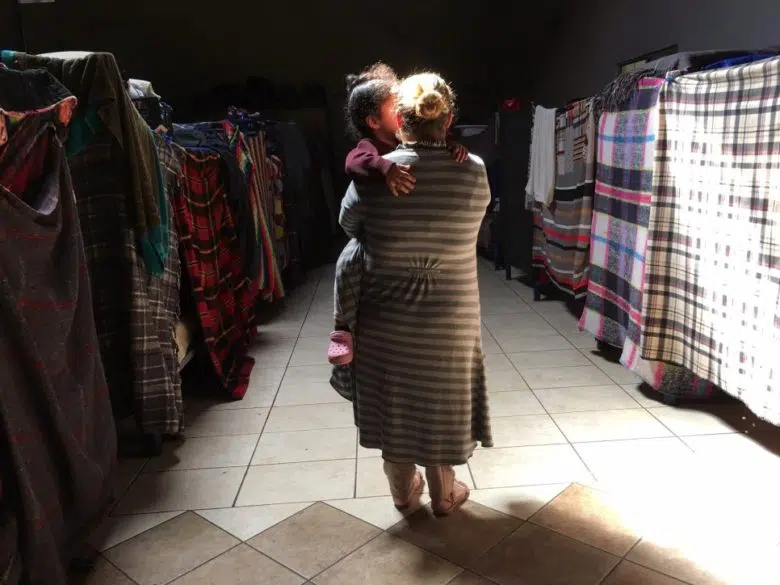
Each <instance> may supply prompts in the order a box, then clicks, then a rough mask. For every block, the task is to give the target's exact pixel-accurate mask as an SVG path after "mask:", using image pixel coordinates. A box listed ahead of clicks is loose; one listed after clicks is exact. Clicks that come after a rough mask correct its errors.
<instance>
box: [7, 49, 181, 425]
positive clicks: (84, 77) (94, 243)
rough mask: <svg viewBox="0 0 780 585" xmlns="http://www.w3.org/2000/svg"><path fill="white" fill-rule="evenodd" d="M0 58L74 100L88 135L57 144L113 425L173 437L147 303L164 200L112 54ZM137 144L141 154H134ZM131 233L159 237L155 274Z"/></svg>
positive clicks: (146, 135)
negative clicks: (71, 192) (45, 73)
mask: <svg viewBox="0 0 780 585" xmlns="http://www.w3.org/2000/svg"><path fill="white" fill-rule="evenodd" d="M3 57H4V59H6V61H7V62H9V64H10V65H11V66H14V67H23V68H28V67H35V68H45V69H48V70H49V72H51V73H52V74H53V75H54V76H55V77H57V78H58V79H59V80H60V81H61V82H62V83H63V85H65V86H66V87H68V89H69V90H70V91H71V92H73V93H74V94H75V95H76V97H77V98H78V99H79V106H78V108H77V110H76V112H75V115H74V121H76V122H78V121H81V123H82V124H83V125H86V126H87V127H88V129H89V132H86V131H83V132H81V133H77V134H76V135H75V136H74V135H73V134H72V133H69V135H68V142H67V144H66V147H67V151H68V155H69V156H68V162H69V166H70V170H71V176H72V178H73V185H74V189H75V193H76V202H77V206H78V211H79V219H80V225H81V231H82V237H83V240H84V247H85V250H86V255H87V263H88V265H89V275H90V282H91V284H92V302H93V305H94V315H95V323H96V326H97V331H98V338H99V340H100V354H101V357H102V360H103V367H104V370H105V372H106V377H107V379H108V387H109V390H110V392H111V404H112V405H113V408H114V413H115V415H116V417H117V418H124V417H126V416H129V415H131V414H132V415H134V416H135V418H136V421H137V422H138V425H139V427H140V428H141V429H142V430H144V431H145V432H147V433H155V434H157V433H163V434H172V435H175V434H177V433H178V432H179V426H180V423H181V414H182V413H181V392H180V389H179V388H178V385H177V382H176V379H175V377H174V376H175V374H173V373H172V372H171V370H170V368H169V367H167V366H166V357H165V353H166V350H165V345H166V343H167V341H168V340H167V335H164V334H162V333H161V332H160V328H159V313H158V310H157V308H156V307H155V306H154V305H153V302H152V299H155V298H161V296H164V295H162V293H161V292H160V290H159V287H160V286H163V285H162V284H161V283H162V281H163V280H165V279H166V278H168V276H166V275H165V267H166V264H165V262H167V261H168V258H169V256H170V254H171V253H172V252H171V239H170V233H169V226H168V223H169V222H170V218H169V217H168V215H167V203H166V204H165V206H164V207H163V208H162V209H163V213H162V214H161V212H160V205H159V204H160V201H167V200H166V198H165V193H164V185H163V183H162V176H161V175H160V174H158V171H159V166H158V161H157V159H156V149H155V147H154V138H153V136H152V133H151V132H150V131H149V128H148V126H147V125H146V123H145V122H144V120H143V119H142V118H141V116H140V114H138V112H137V111H136V109H135V108H134V107H133V106H132V103H130V101H129V98H127V96H126V95H125V92H124V90H123V88H122V87H123V86H122V83H123V82H122V78H121V75H120V73H119V67H118V65H117V63H116V60H115V59H114V57H113V55H110V54H107V53H88V54H81V53H79V54H76V55H75V56H74V57H72V58H70V57H68V58H59V57H36V56H32V55H24V54H20V53H13V54H11V58H9V57H8V54H4V55H3ZM82 130H83V128H82ZM73 140H76V141H78V142H77V144H76V145H75V146H74V145H73V143H72V141H73ZM144 145H149V146H150V147H151V150H150V151H149V152H145V151H144V152H143V154H140V151H141V150H144V149H143V148H142V147H143V146H144ZM160 185H162V188H163V193H162V196H161V197H160V196H158V195H157V194H156V188H157V187H156V186H160ZM140 191H143V193H140ZM161 217H162V218H167V219H168V222H166V225H165V226H164V227H162V226H159V225H157V227H156V229H155V228H154V226H153V225H150V224H149V223H148V222H149V221H152V223H153V222H154V221H155V220H154V219H153V218H157V219H156V221H157V222H158V223H159V221H160V218H161ZM144 218H145V219H144ZM139 222H140V223H139ZM139 230H140V232H143V233H147V234H149V235H150V237H151V233H152V232H153V233H154V234H156V236H155V238H156V237H160V238H162V237H164V238H165V240H164V248H163V247H161V246H162V241H160V242H159V243H158V244H155V245H154V247H155V249H157V250H158V251H159V254H154V257H155V258H156V259H157V260H158V261H159V267H160V268H161V270H162V272H158V276H154V275H152V276H150V258H151V257H150V256H149V255H144V256H141V254H140V252H142V251H143V250H147V251H148V250H149V247H148V246H146V247H144V246H141V247H140V248H139V246H138V238H139V233H140V232H139ZM148 230H151V231H148ZM173 250H175V248H173ZM175 259H176V258H175ZM175 259H174V260H175ZM161 335H163V338H161V337H160V336H161ZM174 370H176V371H178V368H174Z"/></svg>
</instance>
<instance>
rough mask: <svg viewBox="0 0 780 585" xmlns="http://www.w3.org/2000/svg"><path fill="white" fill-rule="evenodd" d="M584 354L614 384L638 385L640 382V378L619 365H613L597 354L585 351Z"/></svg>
mask: <svg viewBox="0 0 780 585" xmlns="http://www.w3.org/2000/svg"><path fill="white" fill-rule="evenodd" d="M585 354H586V355H587V356H588V358H589V359H590V361H592V362H593V364H594V365H596V366H597V367H598V368H599V369H600V370H601V371H602V372H604V373H605V374H607V376H609V377H610V378H612V380H613V381H614V382H615V383H616V384H639V383H641V382H642V380H641V378H640V377H639V376H637V375H636V374H635V373H634V372H632V371H631V370H629V369H627V368H626V367H625V366H623V365H622V364H620V363H615V362H612V361H610V360H608V359H606V358H604V357H603V356H602V355H600V354H599V353H598V352H593V351H586V352H585Z"/></svg>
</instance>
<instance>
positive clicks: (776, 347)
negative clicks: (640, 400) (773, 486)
mask: <svg viewBox="0 0 780 585" xmlns="http://www.w3.org/2000/svg"><path fill="white" fill-rule="evenodd" d="M659 107H660V116H661V123H660V126H659V133H658V141H657V149H656V155H655V174H654V180H653V183H654V187H653V206H652V212H651V215H650V224H649V232H648V256H647V262H646V266H647V267H646V276H645V282H644V291H643V292H644V311H643V331H642V333H643V338H642V350H641V354H642V357H643V358H645V359H650V360H662V361H667V362H671V363H675V364H680V365H683V366H685V367H686V368H689V369H690V370H692V371H693V372H694V373H695V374H697V375H698V376H700V377H702V378H705V379H707V380H710V381H712V382H713V383H715V384H717V385H718V386H720V387H721V388H722V389H723V390H725V391H726V392H727V393H729V394H732V395H734V396H736V397H738V398H740V399H741V400H742V401H744V402H745V403H746V404H747V406H748V407H749V408H750V409H751V410H753V411H754V412H755V413H756V414H757V415H759V416H761V417H762V418H765V419H767V420H769V421H771V422H772V423H774V424H780V388H778V377H779V376H780V369H779V368H778V366H777V362H778V360H777V358H778V355H780V231H779V230H780V194H779V193H778V185H780V126H778V120H779V119H780V58H775V59H771V60H768V61H764V62H759V63H755V64H750V65H743V66H739V67H734V68H729V69H723V70H717V71H712V72H707V73H695V74H691V75H686V76H683V77H679V78H677V79H675V80H673V81H671V82H668V83H666V84H665V85H664V87H663V88H662V90H661V96H660V105H659Z"/></svg>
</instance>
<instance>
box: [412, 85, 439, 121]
mask: <svg viewBox="0 0 780 585" xmlns="http://www.w3.org/2000/svg"><path fill="white" fill-rule="evenodd" d="M446 109H447V104H446V102H445V100H444V96H443V95H442V94H441V93H440V92H438V91H436V90H435V89H434V90H428V91H425V92H423V93H422V94H421V95H420V97H419V98H417V104H416V105H415V108H414V110H415V113H416V114H417V117H418V118H422V119H423V120H436V119H437V118H440V117H441V116H442V114H444V113H446Z"/></svg>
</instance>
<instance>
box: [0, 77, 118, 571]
mask: <svg viewBox="0 0 780 585" xmlns="http://www.w3.org/2000/svg"><path fill="white" fill-rule="evenodd" d="M74 106H75V98H74V97H73V96H72V95H70V93H69V92H68V90H67V89H66V88H65V87H64V86H62V85H61V84H60V83H58V82H57V81H56V80H55V79H54V78H53V77H52V76H51V75H49V74H48V73H46V72H43V71H25V72H18V71H12V70H8V69H3V70H0V348H2V358H3V363H2V367H0V451H2V452H3V457H2V458H0V477H2V484H1V485H0V509H1V510H2V512H0V515H2V516H7V514H8V512H9V511H10V512H11V513H12V514H13V515H14V516H15V518H14V522H12V523H10V524H6V523H5V522H3V525H2V530H0V532H2V535H1V536H2V539H3V542H4V544H11V545H12V546H13V547H14V550H15V551H16V554H14V556H15V559H14V561H13V565H14V567H13V571H14V572H16V574H17V575H19V574H20V577H21V582H23V583H25V584H28V585H67V583H68V578H67V574H66V571H67V567H68V565H69V563H70V560H71V558H72V556H73V555H74V552H75V550H76V546H79V545H81V544H82V542H83V538H84V537H85V535H87V534H89V531H90V530H91V529H92V528H93V527H94V526H95V525H96V523H97V522H99V521H100V520H101V517H102V514H103V513H104V512H105V511H106V509H107V507H108V504H109V502H110V499H111V493H112V490H113V477H112V476H113V473H114V470H115V467H116V434H115V433H116V431H115V428H114V420H113V418H112V413H111V404H110V401H109V395H108V390H107V387H106V379H105V375H104V371H103V365H102V363H101V360H100V352H99V348H98V339H97V334H96V331H95V321H94V316H93V312H92V299H91V291H90V281H89V274H88V271H87V263H86V258H85V254H84V245H83V242H82V237H81V233H80V230H79V218H78V213H77V210H76V204H75V199H74V193H73V188H72V186H71V182H70V175H69V172H68V165H67V161H66V160H65V149H64V147H63V144H62V142H61V136H62V135H63V134H64V129H65V128H64V126H65V125H66V124H67V123H68V122H69V121H70V119H71V116H72V114H73V109H74ZM13 526H16V527H17V529H18V530H17V534H16V535H15V538H14V537H13V535H11V534H9V533H8V532H4V531H6V530H9V529H13ZM16 547H18V548H16ZM7 554H8V550H7V549H4V550H3V555H7ZM2 560H3V561H7V558H4V559H2ZM6 566H7V565H6ZM6 566H3V569H6ZM3 577H4V578H3V580H4V581H5V577H6V575H3Z"/></svg>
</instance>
